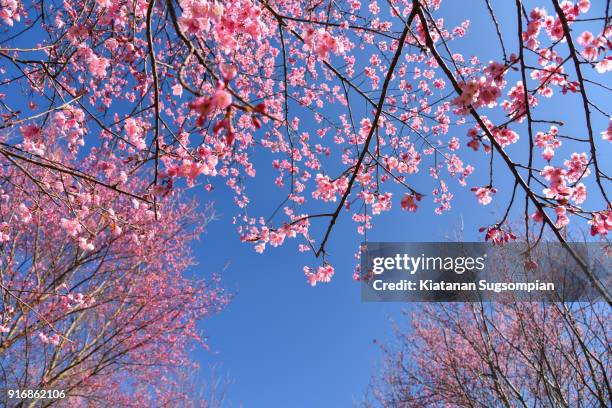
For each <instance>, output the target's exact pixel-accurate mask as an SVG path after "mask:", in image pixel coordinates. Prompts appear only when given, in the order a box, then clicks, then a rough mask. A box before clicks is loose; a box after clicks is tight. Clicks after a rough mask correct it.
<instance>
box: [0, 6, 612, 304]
mask: <svg viewBox="0 0 612 408" xmlns="http://www.w3.org/2000/svg"><path fill="white" fill-rule="evenodd" d="M527 3H530V4H527ZM532 3H533V4H532ZM540 3H542V4H540ZM544 3H545V4H544ZM604 3H605V4H604ZM474 4H475V5H476V4H477V5H478V9H479V10H482V11H483V12H484V13H483V14H482V15H483V16H484V17H486V18H487V19H488V20H490V24H491V26H492V27H494V30H495V32H496V33H497V38H498V45H499V47H498V48H499V55H498V57H497V58H496V59H495V60H493V61H482V60H481V58H479V55H478V54H479V49H478V47H476V46H475V44H476V43H477V42H476V39H470V35H469V26H470V23H469V21H467V20H466V21H464V22H462V23H460V24H458V25H455V26H448V25H447V24H445V21H444V19H443V18H442V17H441V11H440V8H441V7H443V4H442V1H441V0H388V1H379V0H368V1H363V2H362V1H359V0H352V1H336V2H332V1H320V0H312V1H311V0H308V1H296V0H289V1H285V0H283V1H275V0H240V1H223V2H220V1H216V0H178V1H175V0H165V1H157V0H149V1H146V0H136V1H109V0H95V1H86V2H82V1H74V0H66V1H63V2H56V1H47V2H36V1H34V2H25V1H20V0H5V1H3V2H2V3H1V6H0V7H1V8H0V18H1V19H2V22H3V24H4V30H5V31H4V35H3V37H2V39H0V44H1V47H0V57H2V62H1V64H2V65H1V66H0V69H1V70H2V78H3V80H2V82H0V83H1V86H2V88H3V91H2V92H3V95H2V96H3V98H2V106H1V108H0V109H2V115H3V116H2V120H3V123H2V128H3V129H4V136H3V138H4V139H3V141H2V145H0V153H1V154H2V156H3V157H4V158H5V159H6V160H11V161H14V162H15V163H20V164H23V163H33V164H36V165H39V166H43V167H45V168H50V169H53V170H54V171H57V172H61V173H63V174H65V175H66V176H67V177H70V178H72V179H79V180H86V181H88V182H90V183H94V184H97V185H99V186H100V187H103V188H107V189H110V190H113V191H119V192H125V193H131V194H133V192H130V191H127V190H126V189H125V188H124V187H123V183H126V182H129V179H130V178H131V177H132V174H133V173H134V172H135V171H136V170H137V169H140V168H143V167H146V168H150V169H151V180H150V185H148V187H147V188H145V189H143V190H142V191H140V192H139V194H140V195H141V197H140V198H146V199H147V200H149V201H151V202H152V211H153V212H154V213H157V207H158V206H159V205H160V203H161V202H162V201H163V200H164V199H165V197H166V196H168V195H169V194H170V192H171V191H172V190H173V189H174V188H176V186H177V183H185V184H187V185H189V186H193V185H195V184H196V183H197V184H202V185H203V187H201V188H204V189H206V190H209V191H213V190H214V191H219V190H221V189H229V191H231V194H233V199H234V201H235V203H236V212H235V217H234V222H235V224H236V227H237V230H238V234H239V235H240V237H241V239H242V240H243V241H245V242H246V243H250V244H252V245H253V246H254V248H255V250H256V251H257V252H262V251H264V250H265V249H266V248H268V247H275V246H279V245H282V244H284V243H285V242H287V241H288V240H289V239H291V238H294V239H296V246H297V250H299V251H303V252H306V251H310V252H312V253H313V255H314V257H316V258H319V259H320V263H319V264H318V265H317V266H316V267H305V268H304V272H305V274H306V277H307V278H308V281H309V282H310V283H311V284H313V285H315V284H317V283H318V282H325V281H329V280H330V279H331V277H332V275H333V274H334V269H333V266H332V265H330V264H329V262H328V259H327V257H326V255H327V252H326V249H327V247H328V243H329V240H330V237H332V235H333V230H334V226H335V225H336V223H337V222H338V220H339V218H340V217H347V218H350V219H352V220H353V221H354V222H355V224H356V232H357V233H358V234H364V233H365V231H366V230H367V229H369V228H371V227H372V226H373V225H374V223H373V218H374V217H375V216H376V215H379V214H381V213H382V212H385V211H389V210H390V209H391V208H392V207H393V205H395V206H399V207H400V208H402V209H404V210H406V211H408V212H418V211H422V210H420V209H419V205H420V204H421V203H422V202H423V200H432V201H433V202H434V203H435V205H436V210H435V212H436V213H438V214H440V213H443V212H445V211H448V210H450V209H451V207H452V200H453V191H455V190H456V189H460V188H464V187H466V188H469V189H470V190H471V191H473V192H474V195H475V200H477V201H478V202H479V203H480V204H482V205H487V204H489V203H491V202H492V201H493V200H495V199H496V196H500V195H501V193H502V192H504V193H506V196H508V197H511V198H508V199H507V203H504V205H506V204H507V211H506V212H505V214H504V215H502V216H501V217H500V218H499V219H497V220H491V222H490V223H487V225H484V226H475V228H480V230H481V232H482V233H483V236H484V238H485V239H486V240H492V241H493V242H495V243H498V244H502V243H504V242H507V241H508V240H513V239H515V238H516V234H515V233H513V232H512V230H511V229H510V227H509V225H508V223H507V218H508V215H509V214H510V213H511V210H512V209H515V210H517V211H520V212H523V213H524V223H525V231H526V233H525V236H526V239H528V240H531V239H532V234H531V232H532V231H533V230H534V229H535V230H536V231H540V232H539V233H536V234H535V235H536V237H535V238H533V239H535V240H537V239H538V238H537V237H538V236H540V237H541V236H542V232H543V231H544V230H545V229H548V230H550V231H551V232H552V233H553V235H554V236H555V239H557V240H559V241H560V242H561V243H564V244H565V243H566V239H565V234H564V229H566V228H567V225H568V224H569V223H570V222H575V223H577V224H579V223H588V224H589V225H590V227H591V230H592V234H593V235H594V236H597V237H599V238H605V237H606V236H607V234H608V231H609V230H610V228H611V226H612V222H611V221H610V202H609V199H608V196H607V187H608V183H609V181H610V178H609V176H608V174H607V173H606V168H605V163H603V161H602V157H603V156H602V154H601V150H602V149H606V148H608V146H607V144H608V143H609V142H610V141H611V140H612V136H611V135H612V133H611V132H612V122H610V121H609V117H610V112H609V110H608V109H609V107H607V106H606V101H609V92H610V87H609V84H608V83H607V82H606V80H607V79H608V78H609V76H608V75H609V71H610V70H611V69H612V54H611V53H610V49H611V48H612V46H611V44H612V43H611V41H610V36H611V35H612V27H611V26H610V7H609V4H608V3H607V2H603V1H601V2H593V4H591V2H590V1H589V0H580V1H578V2H573V1H567V0H564V1H559V0H551V1H550V2H531V1H530V2H527V1H525V2H522V1H521V0H516V1H515V3H514V4H513V5H514V8H515V13H514V15H513V16H512V19H511V20H510V21H512V20H514V25H513V27H512V31H509V30H508V29H506V28H505V27H503V26H501V23H500V19H499V18H498V15H497V14H496V10H495V7H494V6H495V5H494V4H492V2H491V1H489V0H482V1H479V2H478V1H474ZM504 21H505V19H504ZM508 32H514V33H515V34H514V35H513V37H512V38H510V37H509V35H508ZM466 42H467V43H468V44H470V46H469V47H468V48H469V49H470V51H469V52H470V54H469V55H463V54H460V53H458V52H456V51H453V48H454V47H456V46H457V47H458V46H459V45H461V44H464V43H466ZM608 82H609V81H608ZM15 95H19V96H18V97H16V96H15ZM549 100H554V101H555V103H557V104H566V105H565V106H575V107H577V108H579V109H580V111H581V116H582V117H583V123H582V125H581V126H582V130H581V131H580V132H577V133H574V132H566V131H565V130H564V127H565V123H564V116H563V113H559V115H558V117H549V115H550V112H547V111H545V110H544V109H543V107H544V106H546V105H547V104H548V103H549V102H548V101H549ZM24 101H25V102H26V103H24ZM569 133H572V134H569ZM49 138H54V139H58V140H61V141H62V143H65V145H66V149H67V150H69V151H70V152H71V154H73V155H79V154H82V153H83V152H87V151H89V150H91V149H93V148H97V147H98V146H101V147H103V148H104V149H107V150H108V151H109V152H112V153H109V154H112V155H114V156H116V157H117V158H119V160H118V161H116V163H111V164H108V169H107V171H105V172H104V174H103V175H102V176H97V175H92V174H87V173H84V172H83V170H82V169H79V168H78V166H77V168H72V167H68V166H66V164H65V163H62V162H61V161H58V160H57V159H55V158H52V157H50V156H49V153H48V145H49ZM562 145H563V148H561V146H562ZM85 154H86V153H85ZM256 157H273V158H272V159H271V165H272V167H273V168H274V169H275V171H277V172H278V176H277V177H275V178H274V179H273V180H260V179H259V178H257V177H256V166H255V164H254V163H255V158H256ZM483 163H489V164H488V165H487V164H483ZM100 165H101V166H104V164H100ZM113 166H114V167H113ZM502 171H503V172H506V173H508V174H509V175H510V177H511V180H512V181H511V183H510V185H507V182H506V183H501V182H499V181H498V180H499V179H500V177H498V173H499V172H502ZM418 172H421V173H423V172H424V173H426V174H428V175H429V176H430V179H431V183H429V184H427V183H424V182H423V181H422V180H421V179H419V181H418V182H416V173H418ZM474 174H482V175H488V176H489V177H488V182H487V183H485V185H482V183H478V185H477V184H476V183H474V182H471V181H470V180H471V178H472V177H471V176H473V175H474ZM251 178H255V180H256V182H257V183H258V184H259V183H262V184H264V185H265V183H274V184H275V185H276V186H278V188H279V189H280V191H282V193H283V194H284V197H285V199H284V200H282V202H281V203H280V204H279V207H278V211H275V212H274V213H273V214H272V216H269V214H261V213H257V207H256V206H255V210H254V211H249V207H253V205H252V204H256V203H251V202H250V201H251V200H250V198H249V191H248V188H247V187H248V186H247V184H248V180H249V179H251ZM505 180H507V179H505ZM223 184H224V185H225V186H221V185H223ZM217 186H219V187H220V188H217ZM222 191H227V190H222ZM147 197H148V198H147ZM572 220H573V221H572ZM566 249H567V250H568V251H571V249H570V248H569V246H567V245H566ZM574 256H575V258H576V260H577V261H579V263H580V264H581V267H582V268H583V269H584V272H585V273H586V274H587V276H588V277H589V279H590V280H591V282H592V284H593V285H595V286H596V287H598V289H599V290H600V292H601V294H602V296H603V297H604V298H605V299H606V300H607V301H608V302H609V303H612V297H611V296H610V294H609V293H608V291H607V290H606V289H605V288H604V287H603V286H602V285H601V283H600V282H599V281H597V279H595V277H594V276H593V275H592V274H591V273H590V271H589V270H588V268H587V267H586V265H585V264H584V262H581V260H580V259H579V256H578V255H577V254H574ZM357 272H358V271H357ZM356 276H358V273H356Z"/></svg>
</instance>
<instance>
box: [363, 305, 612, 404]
mask: <svg viewBox="0 0 612 408" xmlns="http://www.w3.org/2000/svg"><path fill="white" fill-rule="evenodd" d="M407 314H408V313H407ZM409 315H410V316H409V319H410V321H411V327H410V329H408V330H404V328H400V327H397V328H396V334H397V336H396V341H395V342H392V343H389V344H385V345H383V346H382V347H383V350H384V354H385V364H384V368H383V371H382V374H381V376H380V378H376V379H375V381H374V382H373V386H372V393H371V400H370V402H369V403H368V405H370V406H384V407H424V406H427V407H448V406H457V407H492V406H495V407H497V406H503V407H528V406H529V407H605V406H608V405H610V398H612V390H611V388H610V376H611V375H612V372H611V370H610V350H609V346H610V329H611V327H610V308H609V306H608V305H607V304H606V303H603V302H599V303H594V304H587V303H575V304H562V303H534V302H511V303H486V304H485V303H481V304H477V303H473V304H467V303H450V304H438V305H429V306H423V307H416V310H415V311H414V312H412V313H410V314H409Z"/></svg>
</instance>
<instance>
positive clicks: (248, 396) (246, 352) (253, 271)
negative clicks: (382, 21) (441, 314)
mask: <svg viewBox="0 0 612 408" xmlns="http://www.w3.org/2000/svg"><path fill="white" fill-rule="evenodd" d="M379 3H380V5H381V7H382V6H383V4H384V2H379ZM484 4H485V2H484V0H470V1H449V0H447V1H444V2H443V7H442V10H441V15H442V16H444V17H445V20H446V21H447V22H448V24H449V26H450V25H451V23H458V22H459V21H461V20H464V19H469V20H470V21H471V27H470V33H469V34H468V37H467V38H469V42H468V41H465V40H464V41H462V42H461V43H460V44H461V47H459V48H454V49H453V50H454V51H461V52H464V55H465V56H466V57H467V56H471V55H473V54H476V55H478V56H479V58H480V59H481V61H485V62H486V61H488V60H489V59H496V60H500V59H501V51H500V50H499V48H498V46H497V40H496V37H495V32H494V31H493V25H492V24H491V21H490V18H489V15H488V13H487V12H486V9H485V8H484ZM492 4H493V7H494V8H495V10H496V14H497V17H498V19H499V20H500V23H501V25H502V26H503V27H505V29H504V35H505V37H506V41H507V44H508V45H511V46H510V47H509V50H508V52H509V53H511V52H517V51H518V50H517V49H516V48H513V47H514V45H515V44H516V36H517V34H516V22H515V21H516V20H515V13H516V12H515V9H514V2H513V1H501V0H493V1H492ZM529 4H531V3H529ZM529 4H528V5H529ZM538 4H544V5H545V6H546V7H547V9H548V10H552V4H550V2H543V1H541V2H538ZM602 5H603V2H602V1H601V0H600V1H592V8H599V10H602ZM528 9H530V8H529V7H528ZM598 28H599V27H598ZM593 31H595V29H593ZM466 47H468V48H470V49H471V51H467V48H466ZM570 72H571V73H572V74H573V71H572V70H570ZM607 81H608V83H610V79H609V77H608V79H607ZM531 87H533V83H532V84H531ZM562 101H563V103H558V102H553V101H547V104H546V105H543V106H541V107H540V108H541V109H540V110H539V112H540V113H539V115H540V117H546V118H547V119H550V118H555V119H558V118H559V117H560V116H561V119H562V120H564V121H566V122H567V125H566V126H565V127H564V132H565V133H564V134H572V131H574V130H577V129H581V128H582V129H583V128H584V127H583V126H584V122H583V113H582V111H581V110H580V109H579V107H580V105H578V103H577V102H578V101H577V100H575V99H572V98H571V97H569V98H564V99H563V100H562ZM572 106H575V107H577V108H573V107H572ZM607 108H608V109H609V107H607ZM559 112H561V115H559ZM547 115H548V116H547ZM596 123H598V127H597V129H600V130H598V132H599V131H602V130H603V129H604V127H605V125H606V120H605V119H604V118H602V117H601V116H598V117H597V120H596ZM521 130H522V131H521V135H522V136H523V139H522V140H523V141H525V140H526V132H525V131H524V129H521ZM451 133H452V132H451ZM453 135H456V136H457V137H459V138H460V139H461V140H462V143H463V142H465V128H458V129H457V131H456V133H454V134H453ZM450 136H451V135H450V134H449V137H450ZM524 146H525V145H524V144H522V143H519V144H518V145H517V146H513V147H511V148H510V152H511V153H512V154H519V155H520V156H523V155H525V154H526V149H525V148H524ZM564 152H565V153H566V151H563V150H561V151H559V152H558V154H563V153H564ZM606 152H607V153H608V154H609V149H607V148H606ZM464 154H465V152H464ZM477 156H478V155H472V154H469V153H468V157H470V160H471V163H472V164H475V165H476V166H477V167H481V168H482V167H483V166H484V165H485V164H484V163H483V162H482V161H481V159H476V157H477ZM523 157H524V156H523ZM606 167H607V170H609V167H610V166H608V165H606ZM268 169H269V164H266V163H265V162H259V166H258V172H259V173H258V175H259V176H260V177H258V178H259V179H260V181H259V182H260V183H261V180H262V179H265V178H266V175H267V174H269V175H270V176H271V177H272V176H274V175H275V174H274V173H272V172H270V171H269V170H268ZM424 173H425V172H422V174H419V175H417V176H415V178H414V179H412V180H411V181H413V184H416V185H418V186H423V187H426V188H427V192H428V193H429V192H430V191H431V187H430V186H431V179H430V178H429V177H428V176H426V175H425V174H424ZM590 178H592V177H590ZM512 182H513V181H512V179H511V178H510V177H509V176H508V173H507V172H505V171H503V170H502V169H501V168H498V169H497V170H496V187H497V188H498V189H500V190H501V191H500V192H499V193H498V194H497V196H496V197H495V200H494V202H493V204H491V205H489V206H487V207H482V206H479V205H478V204H477V203H476V200H475V199H474V196H473V194H472V193H470V192H469V186H473V185H486V184H487V176H486V175H484V176H483V175H476V174H475V175H473V176H472V177H471V178H470V179H469V184H468V188H461V187H459V186H458V185H457V183H455V182H451V183H450V185H451V187H452V189H453V192H454V194H455V199H454V202H453V207H454V210H453V211H451V212H450V213H446V214H444V215H442V216H436V215H434V214H433V207H432V206H431V204H430V201H429V199H425V200H424V201H425V204H424V205H423V208H422V209H421V210H419V212H417V213H416V214H412V213H411V214H407V213H405V212H401V211H398V210H397V208H396V209H395V210H393V211H391V212H390V213H387V214H384V215H383V216H380V217H377V218H375V221H376V227H375V229H374V230H373V231H372V232H370V233H369V239H370V240H372V241H377V240H379V241H421V242H424V241H444V240H446V239H448V237H451V236H453V235H454V234H455V233H457V231H459V229H460V226H461V225H462V224H463V225H464V226H465V228H464V233H463V235H464V239H465V240H466V241H480V240H482V235H481V234H478V232H477V229H478V227H480V226H483V225H488V224H490V223H492V222H494V221H495V220H496V218H495V215H497V216H499V215H500V214H501V213H503V211H504V210H505V204H506V203H507V199H508V197H509V193H510V190H511V188H512ZM419 183H420V184H419ZM259 186H260V187H259V188H258V189H255V188H251V189H250V195H251V200H252V202H254V203H257V204H255V208H259V209H261V212H257V213H258V214H263V215H264V216H267V215H269V214H270V213H271V211H272V209H273V208H274V207H275V206H276V205H277V204H278V202H279V200H280V197H281V196H280V195H278V196H277V197H278V198H277V199H274V198H271V197H274V196H273V195H272V194H271V191H273V190H274V187H268V186H266V185H264V186H263V187H262V185H261V184H259ZM587 186H590V185H589V183H587ZM424 190H425V188H424ZM202 198H203V199H204V200H210V199H211V198H213V199H214V200H216V207H217V209H218V211H219V213H220V216H219V220H217V221H215V222H213V223H211V224H210V226H209V230H208V234H207V236H205V237H204V239H203V240H202V242H201V243H200V245H199V246H198V247H197V248H196V256H197V257H198V259H200V261H201V262H202V265H201V267H202V268H205V269H206V270H207V271H211V270H212V271H219V270H222V269H223V268H224V266H225V265H226V263H228V266H227V268H226V269H225V271H224V272H223V281H224V282H225V285H226V286H227V287H228V288H229V289H230V290H232V289H234V290H235V291H236V297H235V299H234V300H233V301H232V303H231V304H230V305H229V306H228V307H227V309H226V310H225V311H223V312H222V313H221V314H219V315H217V316H214V317H212V318H211V319H208V320H206V321H205V322H204V323H203V324H202V328H203V329H204V330H205V331H206V332H207V333H209V335H210V338H209V344H210V347H211V349H210V351H206V352H200V353H198V359H199V360H200V361H201V363H202V364H203V365H204V372H206V366H207V365H209V364H213V365H216V366H217V369H218V372H220V373H222V374H227V375H229V377H230V379H231V382H232V383H231V385H230V386H229V388H228V397H227V400H226V402H227V406H232V407H237V406H241V405H243V406H245V407H257V408H259V407H261V408H263V407H288V406H290V407H295V408H298V407H348V406H351V405H352V404H353V402H355V401H359V400H361V398H362V397H363V394H364V392H365V391H366V388H367V385H368V383H369V381H370V378H371V376H372V375H373V374H375V373H376V372H377V371H378V369H379V364H380V357H381V354H380V352H379V348H378V346H377V345H376V344H375V343H374V342H373V340H374V339H378V340H381V339H383V340H384V339H390V336H391V325H390V319H394V318H399V317H400V311H401V310H402V309H406V308H407V307H409V305H407V304H397V303H395V304H394V303H386V304H383V303H362V302H361V301H360V294H359V285H358V284H357V283H355V282H353V281H352V279H351V275H352V268H353V266H354V258H353V253H354V252H355V249H356V247H357V245H358V242H359V239H358V238H357V237H356V234H355V229H354V223H353V222H352V221H350V220H348V221H347V219H346V218H345V219H343V220H342V221H341V222H340V223H339V224H338V225H337V226H336V228H335V229H334V232H333V235H332V238H331V240H330V241H331V242H330V244H331V245H330V247H329V249H330V252H331V254H332V257H331V260H332V263H333V264H334V266H335V267H336V275H335V277H334V279H333V280H332V282H331V283H330V284H327V285H325V284H322V285H318V286H317V287H315V288H311V287H310V286H308V285H307V284H306V282H305V279H304V277H303V274H302V272H301V267H302V266H303V265H306V264H309V265H312V264H316V263H315V262H314V261H313V260H312V255H308V256H302V255H300V254H297V251H296V250H295V249H294V247H293V245H292V243H288V244H286V245H285V246H284V247H281V248H273V249H271V250H267V251H266V252H265V253H264V254H263V255H258V254H256V253H255V252H254V251H253V250H252V248H251V247H250V246H248V245H244V244H241V243H240V242H239V240H238V237H237V235H236V233H235V232H234V226H233V225H232V224H231V216H232V214H233V211H234V210H233V203H232V202H231V201H230V200H229V199H228V197H227V196H224V195H223V194H222V192H221V190H218V191H217V193H216V194H213V195H212V196H211V195H202ZM396 199H397V195H396ZM519 202H520V203H523V199H522V198H521V199H520V201H519ZM520 208H522V204H521V207H519V212H518V213H517V212H514V215H515V217H517V216H520ZM494 214H495V215H494ZM204 375H205V374H204Z"/></svg>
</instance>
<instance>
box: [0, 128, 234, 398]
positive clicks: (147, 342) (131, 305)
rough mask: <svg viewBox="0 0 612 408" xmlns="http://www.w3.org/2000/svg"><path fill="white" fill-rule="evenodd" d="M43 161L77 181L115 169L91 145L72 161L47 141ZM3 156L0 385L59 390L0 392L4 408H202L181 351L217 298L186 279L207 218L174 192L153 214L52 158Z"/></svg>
mask: <svg viewBox="0 0 612 408" xmlns="http://www.w3.org/2000/svg"><path fill="white" fill-rule="evenodd" d="M50 137H51V136H50ZM48 140H49V138H47V141H48ZM45 156H46V157H48V158H51V159H52V160H54V162H55V163H62V166H66V167H63V168H68V167H69V166H77V164H78V166H79V169H80V171H82V172H85V173H86V174H88V176H87V177H93V176H96V177H104V173H105V172H108V171H109V169H110V168H111V167H113V166H115V165H116V166H120V165H121V160H120V159H118V158H112V157H111V155H110V154H109V152H105V151H103V150H96V149H93V152H92V154H91V155H89V156H87V157H86V158H84V159H82V160H80V161H79V162H78V163H76V161H75V160H74V158H71V157H67V155H66V151H65V148H64V147H63V146H59V147H57V146H54V145H53V144H49V143H46V145H45ZM5 157H6V161H5V162H3V172H2V175H1V176H0V219H1V220H2V226H1V230H2V245H1V246H0V262H1V263H0V277H1V282H0V288H1V289H2V294H1V300H2V302H1V303H0V305H1V307H0V367H1V368H2V369H1V371H0V384H2V388H3V389H19V390H63V391H64V395H65V398H64V399H47V398H43V399H39V400H38V401H35V400H34V399H29V400H26V399H21V400H17V399H11V400H8V399H7V400H5V398H8V396H9V394H8V393H7V392H5V393H4V394H3V395H2V399H3V400H4V402H5V405H6V406H24V407H25V406H49V405H52V404H54V403H59V404H60V405H61V406H70V407H78V406H109V405H110V406H164V405H167V404H170V405H172V406H177V405H176V404H178V405H180V406H189V403H193V406H196V405H197V406H201V403H202V401H194V399H193V395H192V394H191V393H189V392H186V391H187V388H185V387H184V383H185V381H187V380H188V379H189V378H190V376H191V373H192V372H193V371H194V370H195V369H196V367H195V364H194V363H193V362H192V361H191V359H190V358H189V353H190V350H192V348H193V346H194V345H195V344H197V343H200V344H203V345H205V342H204V338H203V337H202V334H201V331H200V330H199V329H198V327H197V326H196V323H197V322H198V321H199V320H200V319H202V318H204V317H206V316H209V315H210V314H211V313H214V312H216V311H218V310H219V309H220V308H222V307H223V306H224V305H225V304H226V303H227V301H228V297H227V295H226V294H225V293H224V292H223V290H222V289H220V288H219V286H218V282H217V281H218V279H217V278H215V277H213V278H210V279H208V280H204V279H202V278H199V277H196V276H193V277H190V276H191V275H187V273H188V268H189V267H191V266H192V265H193V263H194V260H193V258H192V257H191V252H190V251H191V249H190V246H191V243H192V242H193V240H194V239H196V238H197V237H198V236H199V234H200V233H201V232H202V229H203V227H204V224H205V222H206V220H207V219H208V218H209V217H210V214H207V213H206V212H202V211H200V210H198V205H197V203H196V202H195V201H189V200H187V199H185V198H182V197H181V193H180V191H179V190H175V191H173V196H172V197H166V199H165V200H164V202H163V204H159V203H158V205H157V210H156V211H157V216H156V212H155V210H154V209H153V208H154V206H153V203H152V202H146V201H143V200H140V199H137V198H135V197H130V196H129V195H127V194H125V193H122V192H120V191H115V190H114V189H111V188H107V187H103V186H100V185H99V184H98V183H95V182H92V181H89V180H88V179H87V178H84V177H80V176H79V177H72V176H71V175H70V174H67V173H66V172H64V171H60V170H58V169H56V168H55V166H58V164H55V165H54V166H53V167H45V166H41V165H40V164H39V163H31V162H28V161H25V160H21V159H12V158H11V156H5ZM109 166H110V167H109ZM79 174H80V173H79ZM148 183H149V181H148V177H145V178H143V175H139V174H132V175H131V176H130V177H129V178H128V180H126V181H125V182H124V183H122V184H121V188H122V189H124V190H125V191H130V192H135V193H137V192H140V191H146V189H147V188H148V187H147V185H148ZM181 401H182V402H181Z"/></svg>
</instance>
